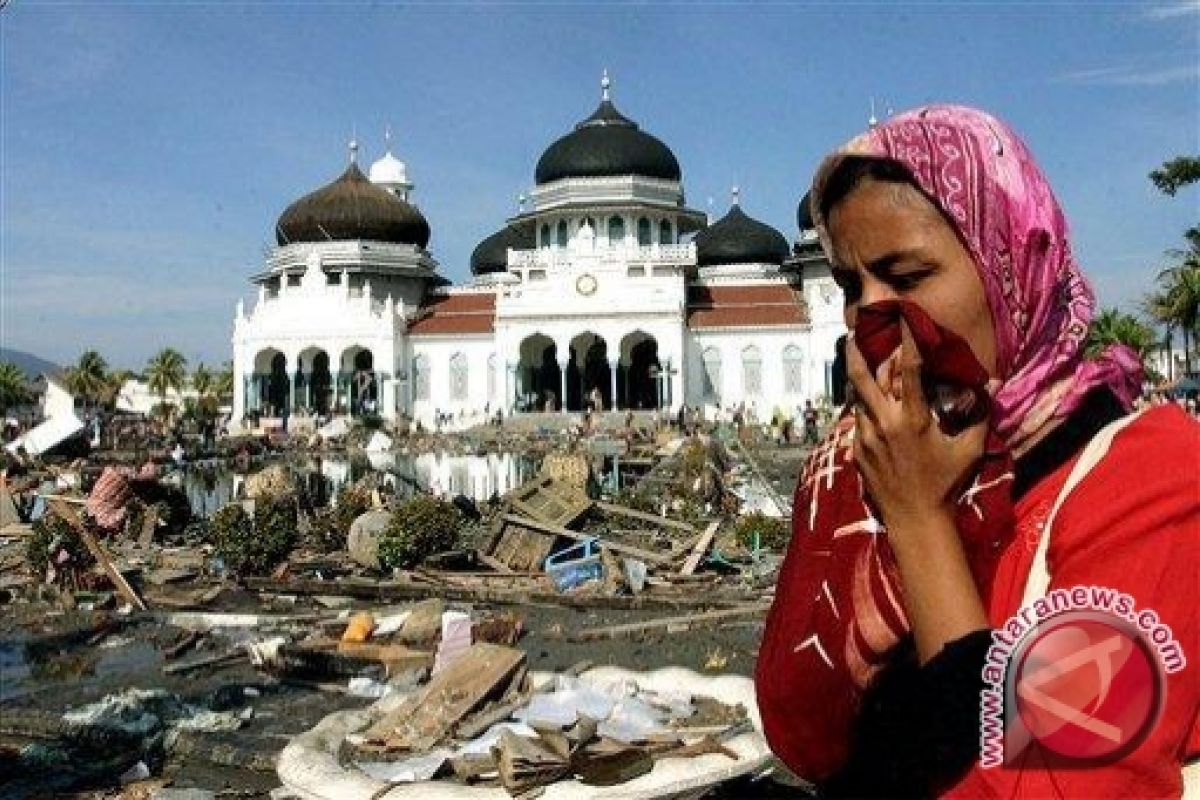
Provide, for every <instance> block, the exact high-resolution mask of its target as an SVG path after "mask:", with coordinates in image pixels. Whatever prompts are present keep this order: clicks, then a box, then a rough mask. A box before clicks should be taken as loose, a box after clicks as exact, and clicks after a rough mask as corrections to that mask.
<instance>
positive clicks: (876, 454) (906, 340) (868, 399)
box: [846, 319, 987, 532]
mask: <svg viewBox="0 0 1200 800" xmlns="http://www.w3.org/2000/svg"><path fill="white" fill-rule="evenodd" d="M900 326H901V344H900V349H899V350H897V351H896V353H895V354H893V355H892V356H891V357H890V358H889V359H888V360H887V361H885V362H884V363H883V364H881V365H880V367H879V370H878V375H871V373H870V370H869V369H868V368H867V363H866V360H865V359H864V358H863V355H862V353H861V352H860V351H859V349H858V346H857V345H856V344H855V342H854V339H853V337H851V338H850V339H849V340H848V341H847V347H846V359H847V372H848V374H849V378H850V381H851V383H852V384H853V385H854V391H855V394H856V395H857V399H858V402H857V403H856V404H855V406H854V413H855V423H856V430H855V435H854V458H855V460H856V461H857V462H858V466H859V470H860V471H861V472H862V476H863V479H864V481H865V482H866V488H867V491H868V492H869V493H870V496H871V500H872V501H873V502H874V504H875V506H876V508H877V510H878V512H879V514H880V515H881V516H882V518H883V519H882V521H883V523H884V524H885V525H886V526H887V527H888V529H889V530H893V531H896V532H899V531H900V530H912V529H913V528H914V527H915V528H918V529H919V527H920V524H921V523H922V522H923V521H926V520H929V519H930V518H931V517H936V516H944V515H948V514H949V515H952V513H953V508H954V503H955V500H956V496H955V495H956V492H958V491H960V490H961V488H962V487H963V485H964V484H965V482H966V480H967V478H968V477H969V476H970V473H971V471H972V469H973V468H974V467H975V465H976V464H977V463H978V462H979V459H980V457H981V456H982V455H983V446H984V441H985V438H986V436H987V422H986V421H984V422H982V423H979V424H976V425H973V426H971V427H969V428H967V429H966V430H964V431H962V432H961V433H959V434H957V435H955V436H948V435H946V434H945V433H943V432H942V430H941V428H939V427H938V424H937V420H936V419H935V418H934V416H933V414H932V412H931V411H930V408H929V405H928V403H927V402H926V401H925V395H924V393H923V391H922V387H921V354H920V352H919V351H918V350H917V345H916V342H915V341H914V340H913V337H912V332H911V331H910V330H909V328H908V325H907V323H906V322H905V321H904V320H903V319H901V320H900Z"/></svg>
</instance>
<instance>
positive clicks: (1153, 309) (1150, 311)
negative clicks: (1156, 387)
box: [1141, 291, 1175, 381]
mask: <svg viewBox="0 0 1200 800" xmlns="http://www.w3.org/2000/svg"><path fill="white" fill-rule="evenodd" d="M1141 306H1142V313H1143V314H1145V315H1146V317H1148V318H1149V319H1150V320H1151V321H1152V322H1155V323H1157V324H1158V325H1161V326H1162V327H1163V331H1164V333H1163V338H1162V347H1163V349H1164V350H1166V353H1167V374H1166V375H1164V376H1163V377H1164V378H1166V379H1167V380H1169V381H1173V380H1175V356H1174V353H1173V351H1174V349H1175V318H1174V316H1172V314H1171V303H1170V300H1168V298H1167V293H1166V292H1162V291H1159V292H1151V293H1150V294H1148V295H1146V296H1145V297H1144V298H1142V303H1141Z"/></svg>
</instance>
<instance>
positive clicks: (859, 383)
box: [846, 336, 887, 419]
mask: <svg viewBox="0 0 1200 800" xmlns="http://www.w3.org/2000/svg"><path fill="white" fill-rule="evenodd" d="M846 376H847V377H849V378H850V382H851V383H852V384H854V391H855V393H856V394H857V395H858V400H859V405H860V406H863V407H864V408H865V410H866V412H867V414H868V415H869V416H871V417H872V418H874V419H879V417H880V415H881V414H883V412H884V408H885V407H886V402H887V401H886V400H885V399H884V396H883V393H882V392H880V391H879V384H878V383H876V382H875V376H874V375H872V374H871V370H869V369H868V368H867V360H866V359H865V358H863V354H862V352H860V351H859V349H858V345H857V344H856V343H855V341H854V337H853V336H851V337H849V338H847V339H846Z"/></svg>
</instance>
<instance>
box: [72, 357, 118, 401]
mask: <svg viewBox="0 0 1200 800" xmlns="http://www.w3.org/2000/svg"><path fill="white" fill-rule="evenodd" d="M108 383H109V376H108V362H107V361H105V360H104V357H103V356H101V355H100V354H99V353H97V352H96V351H95V350H85V351H84V352H83V353H82V354H81V355H80V356H79V361H78V362H76V364H75V366H73V367H69V368H68V369H67V388H68V389H70V390H71V393H72V394H74V395H75V396H76V397H78V398H80V399H81V400H83V401H85V402H90V403H100V402H103V400H104V395H105V392H106V391H107V389H108Z"/></svg>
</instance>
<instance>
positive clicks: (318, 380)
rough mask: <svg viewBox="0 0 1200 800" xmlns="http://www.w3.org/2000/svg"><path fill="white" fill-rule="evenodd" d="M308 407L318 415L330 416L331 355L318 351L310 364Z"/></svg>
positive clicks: (331, 394)
mask: <svg viewBox="0 0 1200 800" xmlns="http://www.w3.org/2000/svg"><path fill="white" fill-rule="evenodd" d="M307 377H308V405H309V407H310V408H312V409H313V410H314V411H316V412H317V414H319V415H321V416H325V415H327V414H329V409H330V406H331V405H332V402H331V401H332V399H333V390H332V386H333V375H332V374H331V373H330V371H329V354H328V353H326V352H325V351H324V350H318V351H317V352H316V355H314V356H313V357H312V360H311V362H310V363H309V371H308V376H307Z"/></svg>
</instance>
